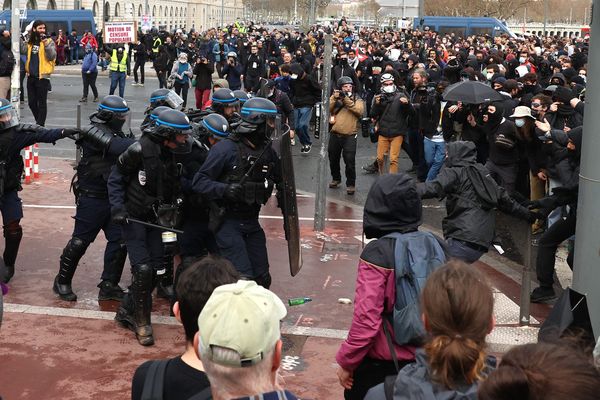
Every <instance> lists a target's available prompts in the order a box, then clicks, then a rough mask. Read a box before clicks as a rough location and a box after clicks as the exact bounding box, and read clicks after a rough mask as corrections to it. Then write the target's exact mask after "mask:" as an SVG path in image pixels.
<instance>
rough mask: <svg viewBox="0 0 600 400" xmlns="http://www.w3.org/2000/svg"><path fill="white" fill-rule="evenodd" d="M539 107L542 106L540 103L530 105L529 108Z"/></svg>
mask: <svg viewBox="0 0 600 400" xmlns="http://www.w3.org/2000/svg"><path fill="white" fill-rule="evenodd" d="M541 106H542V103H531V107H535V108H538V107H541Z"/></svg>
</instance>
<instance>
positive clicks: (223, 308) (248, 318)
mask: <svg viewBox="0 0 600 400" xmlns="http://www.w3.org/2000/svg"><path fill="white" fill-rule="evenodd" d="M286 315H287V310H286V308H285V305H284V304H283V302H282V301H281V299H279V297H277V295H276V294H275V293H273V292H271V291H269V290H267V289H265V288H263V287H262V286H258V285H257V284H256V282H254V281H244V280H239V281H237V283H232V284H229V285H223V286H219V287H218V288H216V289H215V290H214V292H213V294H212V295H211V296H210V298H209V299H208V302H207V303H206V305H205V306H204V309H203V310H202V312H201V313H200V316H199V317H198V329H199V337H200V340H199V344H198V353H199V354H200V358H201V359H203V360H211V361H212V362H214V363H216V364H221V365H225V366H230V367H248V366H252V365H255V364H258V363H259V362H261V361H262V360H263V358H264V355H265V354H266V353H267V352H269V351H271V350H272V349H273V348H274V346H275V343H276V342H277V341H278V340H279V339H280V338H281V331H280V328H279V326H280V321H281V320H282V319H283V318H284V317H285V316H286ZM214 347H224V348H227V349H231V350H234V351H236V352H237V353H238V354H239V358H237V357H234V359H231V358H227V359H225V358H219V357H218V354H214V353H213V348H214Z"/></svg>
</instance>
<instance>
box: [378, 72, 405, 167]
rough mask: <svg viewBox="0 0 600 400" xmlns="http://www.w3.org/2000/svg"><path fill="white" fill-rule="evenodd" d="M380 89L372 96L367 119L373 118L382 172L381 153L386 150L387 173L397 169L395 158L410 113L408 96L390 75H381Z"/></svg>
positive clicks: (397, 156)
mask: <svg viewBox="0 0 600 400" xmlns="http://www.w3.org/2000/svg"><path fill="white" fill-rule="evenodd" d="M380 81H381V89H380V93H379V94H377V95H376V96H375V97H374V99H373V106H372V107H371V118H373V119H374V120H375V130H376V132H377V135H378V139H377V166H378V167H379V173H380V174H383V156H384V155H385V154H386V153H387V152H388V151H389V154H390V173H392V174H395V173H397V172H398V158H399V157H400V149H401V148H402V143H403V142H404V136H405V135H406V133H407V132H408V117H409V115H410V114H411V107H410V104H409V100H408V99H409V97H408V95H407V94H406V92H405V91H404V90H402V89H400V88H398V87H397V86H396V84H395V83H394V77H393V76H392V75H391V74H383V75H382V76H381V79H380Z"/></svg>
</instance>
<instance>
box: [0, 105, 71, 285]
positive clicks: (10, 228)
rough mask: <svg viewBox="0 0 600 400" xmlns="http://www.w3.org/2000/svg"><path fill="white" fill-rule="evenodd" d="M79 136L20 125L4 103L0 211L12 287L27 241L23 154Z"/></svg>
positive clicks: (2, 274)
mask: <svg viewBox="0 0 600 400" xmlns="http://www.w3.org/2000/svg"><path fill="white" fill-rule="evenodd" d="M77 133H78V131H77V130H76V129H45V128H43V127H41V126H38V125H27V124H19V119H18V117H17V112H16V110H15V109H14V108H13V106H12V105H11V104H10V101H8V100H6V99H0V211H1V212H2V222H3V227H2V228H3V231H4V241H5V242H4V243H5V245H4V255H3V259H4V265H3V266H2V270H0V279H1V280H2V281H3V282H4V283H8V281H9V280H10V279H11V278H12V277H13V276H14V274H15V262H16V260H17V254H18V252H19V245H20V244H21V238H22V237H23V229H22V228H21V224H20V222H21V218H23V206H22V204H21V199H20V198H19V196H18V194H17V192H18V191H20V190H22V187H21V175H22V174H23V157H21V150H22V149H23V148H25V147H27V146H31V145H32V144H34V143H54V142H56V141H57V140H59V139H62V138H64V137H67V136H72V135H75V134H77ZM0 265H2V263H0Z"/></svg>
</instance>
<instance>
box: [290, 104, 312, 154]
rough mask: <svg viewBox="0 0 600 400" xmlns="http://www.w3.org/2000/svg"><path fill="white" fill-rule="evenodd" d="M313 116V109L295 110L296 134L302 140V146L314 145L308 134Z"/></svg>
mask: <svg viewBox="0 0 600 400" xmlns="http://www.w3.org/2000/svg"><path fill="white" fill-rule="evenodd" d="M311 116H312V107H302V108H296V109H295V110H294V117H295V120H296V134H297V135H298V139H299V140H300V144H302V145H303V146H305V145H307V144H312V141H311V140H310V136H309V134H308V127H309V125H310V117H311Z"/></svg>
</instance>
